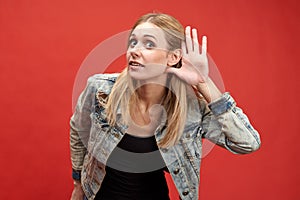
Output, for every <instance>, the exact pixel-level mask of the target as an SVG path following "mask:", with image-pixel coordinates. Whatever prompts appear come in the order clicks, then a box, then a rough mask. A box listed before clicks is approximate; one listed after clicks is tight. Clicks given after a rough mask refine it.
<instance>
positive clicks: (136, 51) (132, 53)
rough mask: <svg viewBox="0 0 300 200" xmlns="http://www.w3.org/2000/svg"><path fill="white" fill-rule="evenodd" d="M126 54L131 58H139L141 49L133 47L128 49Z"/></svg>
mask: <svg viewBox="0 0 300 200" xmlns="http://www.w3.org/2000/svg"><path fill="white" fill-rule="evenodd" d="M128 53H129V54H130V56H132V57H133V58H136V57H139V56H140V55H141V47H140V46H139V45H135V46H133V47H129V48H128Z"/></svg>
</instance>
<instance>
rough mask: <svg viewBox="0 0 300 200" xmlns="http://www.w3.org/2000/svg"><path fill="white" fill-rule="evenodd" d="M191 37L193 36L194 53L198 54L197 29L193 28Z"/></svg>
mask: <svg viewBox="0 0 300 200" xmlns="http://www.w3.org/2000/svg"><path fill="white" fill-rule="evenodd" d="M192 36H193V44H194V52H195V53H199V42H198V34H197V29H195V28H193V30H192Z"/></svg>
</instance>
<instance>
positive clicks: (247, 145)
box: [201, 93, 261, 154]
mask: <svg viewBox="0 0 300 200" xmlns="http://www.w3.org/2000/svg"><path fill="white" fill-rule="evenodd" d="M201 106H203V107H204V109H203V110H204V112H203V115H202V117H203V118H202V126H203V130H204V133H203V137H204V138H207V139H209V140H210V141H212V142H214V143H216V144H218V145H220V146H222V147H224V148H226V149H228V150H229V151H231V152H233V153H239V154H246V153H251V152H254V151H256V150H258V149H259V148H260V145H261V141H260V136H259V134H258V132H257V131H256V130H255V129H254V128H253V126H252V125H251V124H250V121H249V119H248V117H247V116H246V115H245V114H244V113H243V111H242V109H240V108H239V107H237V106H236V102H235V101H234V99H233V98H232V97H231V96H230V94H229V93H224V94H223V95H222V96H221V97H220V98H219V99H217V100H215V101H213V102H211V103H210V104H208V105H207V104H206V105H204V103H203V102H202V105H201Z"/></svg>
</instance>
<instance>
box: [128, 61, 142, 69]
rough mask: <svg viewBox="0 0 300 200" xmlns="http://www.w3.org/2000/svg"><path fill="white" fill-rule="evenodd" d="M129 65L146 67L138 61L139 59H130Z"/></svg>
mask: <svg viewBox="0 0 300 200" xmlns="http://www.w3.org/2000/svg"><path fill="white" fill-rule="evenodd" d="M128 64H129V66H130V67H131V68H134V69H135V68H140V67H145V66H144V65H142V64H141V63H139V62H137V61H129V63H128Z"/></svg>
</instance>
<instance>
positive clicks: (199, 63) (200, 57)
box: [166, 26, 209, 85]
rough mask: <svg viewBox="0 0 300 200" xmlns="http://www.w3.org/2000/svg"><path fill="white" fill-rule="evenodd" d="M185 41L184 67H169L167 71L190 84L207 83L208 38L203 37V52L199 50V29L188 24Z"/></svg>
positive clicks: (183, 45)
mask: <svg viewBox="0 0 300 200" xmlns="http://www.w3.org/2000/svg"><path fill="white" fill-rule="evenodd" d="M185 37H186V38H185V42H182V55H183V58H182V67H181V68H174V67H169V68H168V69H167V70H166V71H167V72H168V73H173V74H175V75H177V76H178V77H179V78H180V79H182V80H184V81H185V82H187V83H188V84H190V85H197V84H199V83H205V82H206V81H207V80H208V73H209V68H208V59H207V55H206V52H207V38H206V36H203V37H202V48H201V53H200V51H199V43H198V36H197V30H196V29H192V36H191V27H189V26H187V27H186V29H185Z"/></svg>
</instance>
